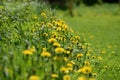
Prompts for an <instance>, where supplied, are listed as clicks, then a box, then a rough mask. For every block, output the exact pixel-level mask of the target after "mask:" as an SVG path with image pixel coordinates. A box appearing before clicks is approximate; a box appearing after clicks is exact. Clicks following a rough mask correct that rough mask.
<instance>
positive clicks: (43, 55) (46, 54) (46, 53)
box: [41, 51, 51, 57]
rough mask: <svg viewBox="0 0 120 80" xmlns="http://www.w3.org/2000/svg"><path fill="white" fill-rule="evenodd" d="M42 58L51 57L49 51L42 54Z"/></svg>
mask: <svg viewBox="0 0 120 80" xmlns="http://www.w3.org/2000/svg"><path fill="white" fill-rule="evenodd" d="M41 56H42V57H51V53H49V52H47V51H43V52H42V54H41Z"/></svg>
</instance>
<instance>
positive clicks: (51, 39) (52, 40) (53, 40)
mask: <svg viewBox="0 0 120 80" xmlns="http://www.w3.org/2000/svg"><path fill="white" fill-rule="evenodd" d="M48 42H49V43H54V42H57V40H56V39H55V38H50V39H49V40H48Z"/></svg>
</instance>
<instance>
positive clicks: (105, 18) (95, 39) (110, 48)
mask: <svg viewBox="0 0 120 80" xmlns="http://www.w3.org/2000/svg"><path fill="white" fill-rule="evenodd" d="M73 13H74V17H70V16H69V14H68V12H67V11H64V12H63V11H60V10H58V11H57V14H58V16H60V17H61V18H62V19H63V20H65V21H66V22H67V23H68V25H70V26H71V27H72V28H73V29H74V31H76V32H77V33H79V35H80V36H81V37H84V38H85V39H86V42H88V43H90V44H91V49H93V54H95V55H96V56H101V57H102V61H101V64H100V69H99V72H98V74H97V75H98V80H119V74H120V6H119V5H118V4H104V5H101V6H100V5H95V6H91V7H86V6H84V5H81V6H79V7H78V8H74V10H73ZM101 53H102V54H101ZM106 66H107V68H108V69H107V70H106V71H104V70H103V69H102V68H104V67H106Z"/></svg>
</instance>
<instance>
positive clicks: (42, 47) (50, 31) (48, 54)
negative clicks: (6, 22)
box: [0, 11, 104, 80]
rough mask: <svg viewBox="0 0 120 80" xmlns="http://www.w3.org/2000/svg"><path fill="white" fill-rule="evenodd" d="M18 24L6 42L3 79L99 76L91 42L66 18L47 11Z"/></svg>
mask: <svg viewBox="0 0 120 80" xmlns="http://www.w3.org/2000/svg"><path fill="white" fill-rule="evenodd" d="M23 13H24V12H23ZM14 25H15V27H13V25H10V26H12V27H10V28H11V30H13V31H12V32H13V33H11V36H12V38H10V39H7V38H5V41H6V42H5V43H4V42H3V43H2V44H3V47H6V49H2V51H3V53H5V54H4V55H3V56H5V57H4V58H3V59H2V63H3V64H1V65H0V70H1V71H2V73H4V74H2V75H1V76H2V79H3V80H6V79H7V80H13V79H16V80H95V76H96V75H97V74H96V73H95V72H94V69H93V68H94V67H93V64H92V60H93V59H95V58H93V57H94V56H93V55H92V50H90V49H89V47H90V44H88V43H86V42H85V41H84V38H83V37H80V36H79V35H78V34H77V33H76V32H74V31H73V30H72V29H71V28H70V27H69V26H68V25H67V24H66V23H65V22H64V21H63V20H61V19H58V18H57V17H56V16H53V15H51V13H50V12H49V11H43V12H41V14H39V15H34V16H32V17H30V21H29V24H28V22H26V24H23V23H21V22H20V23H19V21H18V22H17V23H14ZM24 25H27V26H24ZM3 27H4V26H3ZM8 44H9V45H8ZM102 53H104V52H102ZM91 56H93V57H92V58H91ZM99 59H101V58H100V57H99ZM91 65H92V66H91ZM1 66H2V68H1ZM2 69H3V70H2ZM0 74H1V73H0Z"/></svg>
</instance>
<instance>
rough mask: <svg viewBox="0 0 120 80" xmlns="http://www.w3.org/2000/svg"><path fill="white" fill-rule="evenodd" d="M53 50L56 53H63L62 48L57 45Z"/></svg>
mask: <svg viewBox="0 0 120 80" xmlns="http://www.w3.org/2000/svg"><path fill="white" fill-rule="evenodd" d="M55 52H56V53H63V52H64V49H63V48H61V47H59V48H55Z"/></svg>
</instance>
